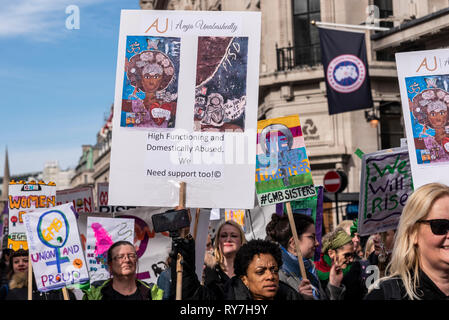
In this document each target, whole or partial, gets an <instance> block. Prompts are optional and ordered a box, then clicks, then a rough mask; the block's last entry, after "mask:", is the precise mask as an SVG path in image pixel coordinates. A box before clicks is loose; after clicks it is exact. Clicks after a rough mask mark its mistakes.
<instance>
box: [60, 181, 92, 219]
mask: <svg viewBox="0 0 449 320" xmlns="http://www.w3.org/2000/svg"><path fill="white" fill-rule="evenodd" d="M64 203H71V204H73V207H74V208H75V210H76V212H78V213H81V212H94V211H95V210H94V209H95V204H94V194H93V190H92V187H81V188H73V189H65V190H58V191H56V204H57V205H60V204H64Z"/></svg>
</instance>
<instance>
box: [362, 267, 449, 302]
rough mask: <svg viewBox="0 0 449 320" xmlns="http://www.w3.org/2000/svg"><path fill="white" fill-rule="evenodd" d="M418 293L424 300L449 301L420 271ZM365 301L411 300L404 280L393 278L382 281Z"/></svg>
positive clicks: (448, 297)
mask: <svg viewBox="0 0 449 320" xmlns="http://www.w3.org/2000/svg"><path fill="white" fill-rule="evenodd" d="M412 277H413V274H412ZM417 293H418V296H419V297H420V299H422V300H449V296H446V295H445V294H444V293H443V292H442V291H441V290H440V289H439V288H438V287H437V286H436V284H435V283H434V282H433V281H432V280H431V279H430V278H429V277H428V276H427V275H426V274H425V273H424V272H423V271H422V270H419V276H418V286H417ZM365 300H409V297H408V295H407V293H406V291H405V287H404V283H403V282H402V280H401V279H400V278H392V279H387V280H384V281H381V282H380V283H379V286H378V288H376V289H373V290H371V291H370V292H369V293H368V294H367V295H366V296H365Z"/></svg>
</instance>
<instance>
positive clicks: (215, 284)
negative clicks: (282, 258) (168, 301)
mask: <svg viewBox="0 0 449 320" xmlns="http://www.w3.org/2000/svg"><path fill="white" fill-rule="evenodd" d="M178 252H180V253H181V254H182V256H183V264H182V265H183V273H182V300H253V298H252V296H251V293H250V291H249V290H248V288H247V287H246V286H245V285H244V283H243V282H242V280H240V278H238V277H232V278H231V279H229V280H227V281H225V282H223V281H222V280H223V279H220V278H218V277H217V278H216V279H215V281H214V280H212V279H209V281H208V282H207V285H204V286H202V285H201V284H200V282H199V281H198V277H197V276H196V273H195V241H194V240H193V239H190V240H185V239H184V240H181V241H180V242H177V245H175V246H174V247H173V257H176V255H177V253H178ZM170 267H171V270H176V258H173V259H172V263H171V265H170ZM176 274H177V272H172V274H171V276H172V281H171V288H170V293H171V294H172V295H175V293H176ZM274 299H275V300H304V299H303V297H302V296H301V295H300V294H299V293H298V292H297V291H296V290H294V289H293V288H292V287H290V286H289V285H287V284H285V283H283V282H282V281H279V289H278V291H277V293H276V296H275V297H274Z"/></svg>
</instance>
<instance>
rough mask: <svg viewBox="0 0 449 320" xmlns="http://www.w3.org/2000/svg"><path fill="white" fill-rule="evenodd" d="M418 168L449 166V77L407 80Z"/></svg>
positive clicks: (411, 78) (410, 78)
mask: <svg viewBox="0 0 449 320" xmlns="http://www.w3.org/2000/svg"><path fill="white" fill-rule="evenodd" d="M405 82H406V86H407V95H408V101H409V107H410V117H411V120H412V121H411V123H412V131H413V138H414V146H415V151H416V158H417V162H418V164H429V163H432V164H434V163H445V162H449V119H448V105H449V92H448V84H449V76H448V75H438V76H420V77H409V78H405Z"/></svg>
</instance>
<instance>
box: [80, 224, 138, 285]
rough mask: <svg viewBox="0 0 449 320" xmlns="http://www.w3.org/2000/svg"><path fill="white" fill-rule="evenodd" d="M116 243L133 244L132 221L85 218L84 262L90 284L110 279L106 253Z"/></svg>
mask: <svg viewBox="0 0 449 320" xmlns="http://www.w3.org/2000/svg"><path fill="white" fill-rule="evenodd" d="M117 241H129V242H131V243H134V219H121V218H101V217H88V218H87V243H86V260H87V266H88V271H89V277H90V283H93V282H95V281H99V280H107V279H109V278H110V275H109V271H108V270H107V252H108V249H109V247H110V246H111V245H112V244H113V243H114V242H117Z"/></svg>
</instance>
